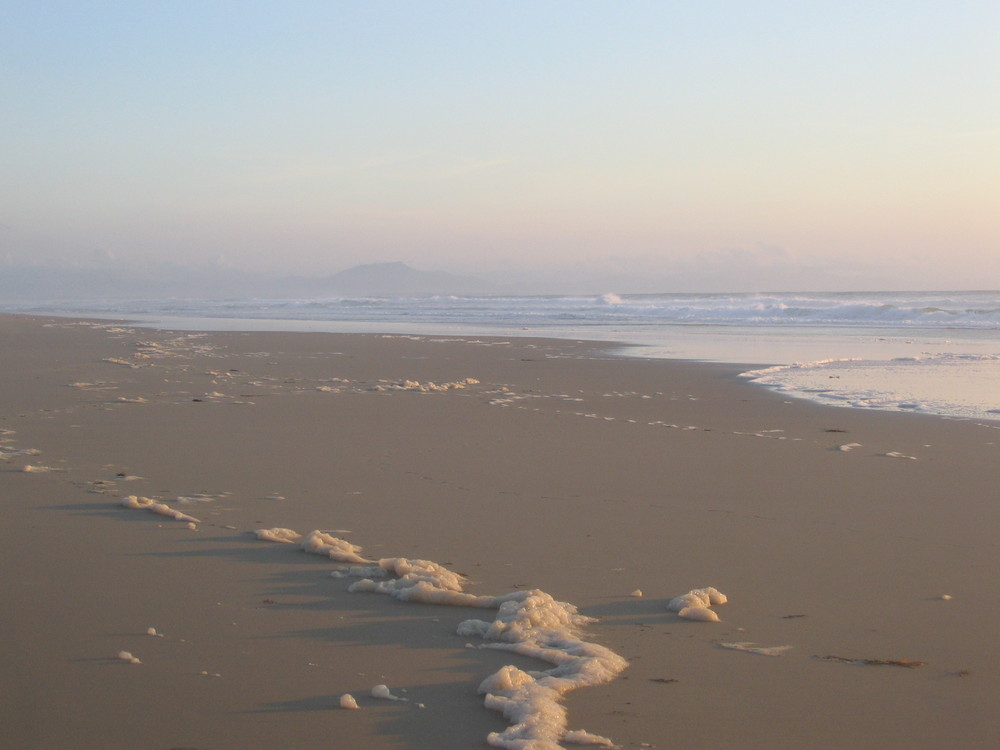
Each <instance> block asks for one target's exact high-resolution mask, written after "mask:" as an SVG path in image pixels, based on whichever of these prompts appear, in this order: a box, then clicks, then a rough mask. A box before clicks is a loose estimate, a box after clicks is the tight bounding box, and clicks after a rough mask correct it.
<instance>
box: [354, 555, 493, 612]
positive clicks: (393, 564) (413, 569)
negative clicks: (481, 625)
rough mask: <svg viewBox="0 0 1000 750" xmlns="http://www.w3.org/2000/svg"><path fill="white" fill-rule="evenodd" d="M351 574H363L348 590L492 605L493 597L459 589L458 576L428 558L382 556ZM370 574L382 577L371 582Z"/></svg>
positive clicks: (459, 604) (425, 600) (436, 601)
mask: <svg viewBox="0 0 1000 750" xmlns="http://www.w3.org/2000/svg"><path fill="white" fill-rule="evenodd" d="M355 574H360V575H363V576H365V577H364V578H362V580H360V581H358V582H356V583H353V584H351V586H350V587H349V588H348V590H349V591H352V592H356V591H371V592H374V593H377V594H387V595H389V596H392V597H394V598H396V599H399V600H400V601H404V602H422V603H424V604H448V605H451V606H456V607H495V606H497V604H496V602H497V597H495V596H476V595H474V594H467V593H465V592H464V591H463V590H462V586H463V582H464V581H463V578H462V576H460V575H458V574H457V573H454V572H453V571H450V570H448V569H447V568H445V567H443V566H441V565H438V564H437V563H435V562H431V561H430V560H411V559H408V558H405V557H386V558H383V559H381V560H379V561H378V563H377V564H376V565H373V566H371V567H368V568H362V569H360V570H358V571H357V572H356V573H355ZM389 575H392V576H395V577H394V578H389V577H388V576H389ZM373 576H378V577H379V578H381V579H382V580H378V581H374V580H372V577H373Z"/></svg>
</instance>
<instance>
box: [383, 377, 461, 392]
mask: <svg viewBox="0 0 1000 750" xmlns="http://www.w3.org/2000/svg"><path fill="white" fill-rule="evenodd" d="M470 385H479V381H478V380H476V379H475V378H463V379H462V380H452V381H451V382H448V383H434V382H432V381H427V382H426V383H421V382H420V381H419V380H401V381H399V382H395V383H389V382H386V383H382V384H379V385H375V386H372V387H371V388H370V389H369V390H373V391H421V392H423V393H429V392H431V391H457V390H462V389H463V388H465V387H466V386H470Z"/></svg>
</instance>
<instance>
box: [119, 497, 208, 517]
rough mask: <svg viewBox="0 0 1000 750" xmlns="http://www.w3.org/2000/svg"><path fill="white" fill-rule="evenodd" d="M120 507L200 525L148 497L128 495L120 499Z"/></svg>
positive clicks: (183, 514)
mask: <svg viewBox="0 0 1000 750" xmlns="http://www.w3.org/2000/svg"><path fill="white" fill-rule="evenodd" d="M120 504H121V505H122V506H124V507H126V508H132V509H134V510H148V511H149V512H150V513H155V514H157V515H158V516H165V517H167V518H172V519H174V520H175V521H185V522H187V523H201V521H199V520H198V519H197V518H195V517H194V516H189V515H188V514H187V513H181V512H180V511H179V510H176V509H175V508H171V507H170V506H169V505H167V504H165V503H158V502H156V501H155V500H153V499H151V498H148V497H138V496H137V495H129V496H128V497H123V498H122V499H121V503H120Z"/></svg>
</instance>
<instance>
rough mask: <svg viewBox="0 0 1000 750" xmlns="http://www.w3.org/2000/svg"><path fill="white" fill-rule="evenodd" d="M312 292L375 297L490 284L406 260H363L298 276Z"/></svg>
mask: <svg viewBox="0 0 1000 750" xmlns="http://www.w3.org/2000/svg"><path fill="white" fill-rule="evenodd" d="M300 283H301V284H302V285H303V288H305V287H306V286H308V288H309V289H310V290H311V291H312V293H313V294H343V295H349V296H361V297H369V296H377V297H430V296H437V295H445V294H484V293H487V292H489V291H490V289H491V285H490V284H489V283H488V282H486V281H483V280H481V279H476V278H473V277H471V276H459V275H456V274H453V273H448V272H447V271H420V270H418V269H416V268H413V267H411V266H408V265H407V264H406V263H400V262H394V263H366V264H364V265H360V266H354V267H353V268H348V269H347V270H345V271H340V272H339V273H335V274H333V275H332V276H327V277H325V278H322V279H308V280H306V279H302V280H300Z"/></svg>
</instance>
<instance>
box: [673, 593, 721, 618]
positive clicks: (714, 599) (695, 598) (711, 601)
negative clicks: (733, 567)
mask: <svg viewBox="0 0 1000 750" xmlns="http://www.w3.org/2000/svg"><path fill="white" fill-rule="evenodd" d="M727 601H729V598H728V597H727V596H726V595H725V594H723V593H722V592H721V591H719V590H718V589H716V588H713V587H712V586H707V587H705V588H702V589H691V590H690V591H689V592H687V593H686V594H683V595H681V596H675V597H674V598H673V599H671V600H670V601H669V602H667V609H669V610H670V611H671V612H676V613H677V616H678V617H683V618H684V619H685V620H695V621H699V622H719V615H717V614H716V613H715V612H714V611H712V610H711V609H709V607H712V606H714V605H716V604H725V603H726V602H727Z"/></svg>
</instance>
